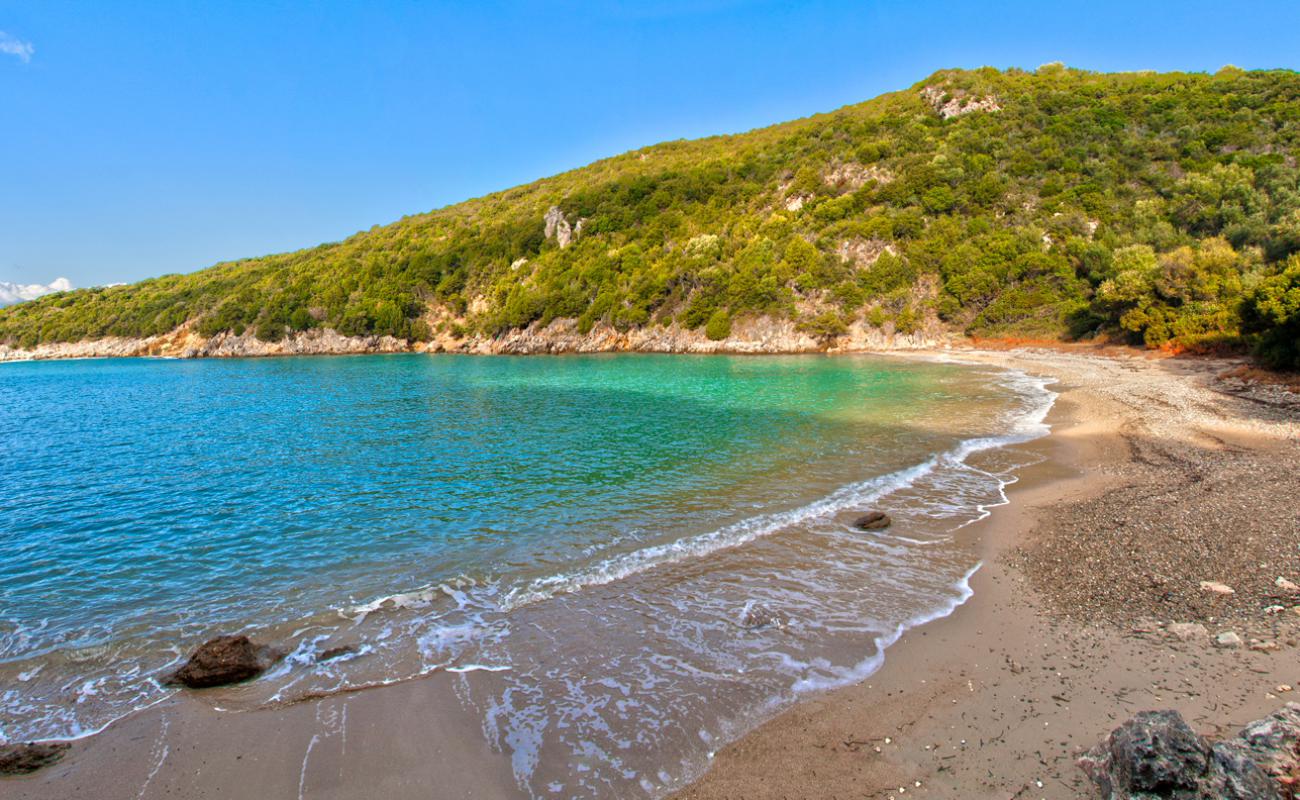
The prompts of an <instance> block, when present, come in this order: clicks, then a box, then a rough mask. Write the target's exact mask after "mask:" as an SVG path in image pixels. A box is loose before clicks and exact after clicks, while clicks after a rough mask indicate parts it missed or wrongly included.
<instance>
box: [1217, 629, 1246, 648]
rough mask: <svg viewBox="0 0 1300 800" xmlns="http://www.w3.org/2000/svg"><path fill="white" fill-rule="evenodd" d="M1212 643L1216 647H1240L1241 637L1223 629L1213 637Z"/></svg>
mask: <svg viewBox="0 0 1300 800" xmlns="http://www.w3.org/2000/svg"><path fill="white" fill-rule="evenodd" d="M1214 644H1215V646H1216V647H1228V648H1235V647H1241V637H1240V636H1238V635H1237V634H1236V633H1235V632H1233V631H1224V632H1223V633H1221V634H1219V635H1218V636H1216V637H1214Z"/></svg>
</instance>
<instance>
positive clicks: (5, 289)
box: [0, 278, 72, 306]
mask: <svg viewBox="0 0 1300 800" xmlns="http://www.w3.org/2000/svg"><path fill="white" fill-rule="evenodd" d="M70 291H72V283H71V282H70V281H69V280H68V279H67V278H55V279H54V280H52V281H50V282H49V283H48V284H45V283H28V284H23V283H9V282H8V281H0V306H9V305H13V304H14V303H21V302H23V301H25V300H35V299H36V298H38V297H44V296H45V295H47V294H53V293H54V292H70Z"/></svg>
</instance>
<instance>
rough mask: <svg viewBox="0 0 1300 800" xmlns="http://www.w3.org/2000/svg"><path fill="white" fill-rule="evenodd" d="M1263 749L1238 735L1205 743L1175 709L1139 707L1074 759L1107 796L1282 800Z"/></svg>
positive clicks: (1125, 799)
mask: <svg viewBox="0 0 1300 800" xmlns="http://www.w3.org/2000/svg"><path fill="white" fill-rule="evenodd" d="M1292 705H1294V704H1292ZM1298 708H1300V707H1298ZM1247 730H1250V729H1249V728H1248V729H1247ZM1242 736H1243V737H1244V736H1245V732H1243V735H1242ZM1259 738H1260V740H1261V741H1264V740H1265V739H1268V737H1266V736H1261V737H1259ZM1276 740H1277V741H1284V740H1285V736H1284V735H1279V736H1277V737H1276ZM1270 741H1272V740H1270ZM1264 750H1265V748H1260V749H1256V748H1255V747H1254V746H1252V744H1251V743H1250V741H1249V740H1247V739H1244V738H1242V737H1238V738H1237V739H1232V740H1230V741H1226V742H1219V743H1218V744H1214V745H1211V744H1210V743H1209V742H1208V741H1206V740H1205V739H1204V738H1203V737H1201V736H1200V735H1198V734H1197V733H1196V732H1195V731H1193V730H1192V729H1191V727H1189V726H1188V724H1187V723H1186V722H1185V721H1184V720H1183V718H1182V716H1181V715H1179V713H1178V712H1177V711H1142V712H1139V713H1138V714H1137V715H1136V716H1134V717H1133V718H1132V719H1130V720H1128V721H1127V722H1125V723H1124V724H1123V725H1121V726H1119V727H1118V728H1116V729H1115V730H1113V731H1111V733H1110V736H1108V737H1107V738H1106V740H1105V741H1103V742H1101V743H1100V744H1098V745H1097V746H1096V747H1094V748H1093V749H1092V750H1090V751H1088V753H1087V754H1086V755H1085V756H1084V757H1083V758H1081V759H1079V762H1078V763H1079V766H1080V767H1081V768H1082V769H1083V771H1084V772H1085V773H1087V775H1088V777H1089V778H1090V779H1091V780H1092V782H1093V784H1094V785H1095V786H1096V787H1097V790H1098V796H1100V797H1103V798H1107V800H1156V798H1171V799H1173V798H1177V800H1282V798H1283V794H1282V790H1281V788H1280V785H1279V783H1278V782H1277V780H1275V778H1274V776H1273V775H1271V774H1270V773H1269V771H1268V770H1267V768H1266V767H1264V766H1262V765H1261V764H1262V763H1263V762H1262V759H1265V758H1267V756H1266V754H1265V752H1264Z"/></svg>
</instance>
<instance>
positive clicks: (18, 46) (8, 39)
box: [0, 31, 36, 64]
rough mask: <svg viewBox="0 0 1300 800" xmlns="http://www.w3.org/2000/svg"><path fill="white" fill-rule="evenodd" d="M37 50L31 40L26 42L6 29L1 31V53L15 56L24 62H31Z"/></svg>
mask: <svg viewBox="0 0 1300 800" xmlns="http://www.w3.org/2000/svg"><path fill="white" fill-rule="evenodd" d="M35 52H36V48H35V47H33V46H32V43H31V42H24V41H23V40H22V39H19V38H18V37H17V36H11V35H10V34H7V33H5V32H4V31H0V53H4V54H5V55H8V56H13V57H14V58H17V59H18V60H19V61H21V62H23V63H24V64H30V63H31V62H32V54H33V53H35Z"/></svg>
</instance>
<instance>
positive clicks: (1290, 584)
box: [1273, 575, 1300, 594]
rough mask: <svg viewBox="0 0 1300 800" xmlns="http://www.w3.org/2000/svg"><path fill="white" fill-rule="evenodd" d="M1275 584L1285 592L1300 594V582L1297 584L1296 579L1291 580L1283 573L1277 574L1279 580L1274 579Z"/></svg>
mask: <svg viewBox="0 0 1300 800" xmlns="http://www.w3.org/2000/svg"><path fill="white" fill-rule="evenodd" d="M1273 585H1274V586H1276V587H1277V588H1279V589H1281V590H1282V591H1284V592H1290V593H1291V594H1300V584H1297V583H1296V582H1295V581H1289V580H1287V579H1286V578H1283V577H1282V576H1281V575H1279V576H1277V580H1275V581H1273Z"/></svg>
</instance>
